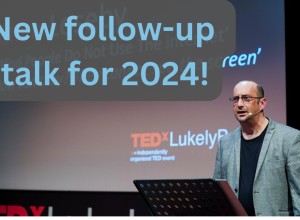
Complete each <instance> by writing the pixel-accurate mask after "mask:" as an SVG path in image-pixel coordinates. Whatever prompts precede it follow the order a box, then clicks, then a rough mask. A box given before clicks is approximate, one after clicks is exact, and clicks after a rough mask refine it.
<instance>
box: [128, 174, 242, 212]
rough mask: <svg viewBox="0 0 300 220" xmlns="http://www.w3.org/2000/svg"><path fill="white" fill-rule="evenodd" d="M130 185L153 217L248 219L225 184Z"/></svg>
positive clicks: (141, 182) (209, 181)
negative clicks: (227, 217) (135, 189)
mask: <svg viewBox="0 0 300 220" xmlns="http://www.w3.org/2000/svg"><path fill="white" fill-rule="evenodd" d="M133 183H134V185H135V186H136V188H137V189H138V191H139V193H140V194H141V195H142V197H143V198H144V200H145V202H146V204H147V206H148V208H149V209H150V211H151V213H152V215H153V216H247V213H246V211H245V210H244V208H243V206H242V205H241V203H240V202H239V200H238V199H237V197H236V196H235V195H234V193H233V191H232V190H231V188H230V186H229V184H228V182H227V181H226V180H216V179H210V178H207V179H143V180H142V179H140V180H134V181H133Z"/></svg>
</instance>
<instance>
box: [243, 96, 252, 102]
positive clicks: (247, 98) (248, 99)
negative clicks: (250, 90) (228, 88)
mask: <svg viewBox="0 0 300 220" xmlns="http://www.w3.org/2000/svg"><path fill="white" fill-rule="evenodd" d="M242 99H243V100H244V101H250V100H251V97H250V96H243V97H242Z"/></svg>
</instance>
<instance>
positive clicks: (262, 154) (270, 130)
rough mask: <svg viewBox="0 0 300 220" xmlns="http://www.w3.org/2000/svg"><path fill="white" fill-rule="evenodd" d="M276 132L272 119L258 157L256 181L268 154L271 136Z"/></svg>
mask: <svg viewBox="0 0 300 220" xmlns="http://www.w3.org/2000/svg"><path fill="white" fill-rule="evenodd" d="M273 133H274V124H273V123H272V122H271V120H269V125H268V128H267V132H266V134H265V138H264V141H263V145H262V147H261V151H260V154H259V157H258V162H257V167H256V172H255V177H254V182H255V180H256V178H257V176H258V174H259V172H260V169H261V166H262V164H263V162H264V160H265V158H266V154H267V151H268V148H269V146H270V141H271V137H272V136H273Z"/></svg>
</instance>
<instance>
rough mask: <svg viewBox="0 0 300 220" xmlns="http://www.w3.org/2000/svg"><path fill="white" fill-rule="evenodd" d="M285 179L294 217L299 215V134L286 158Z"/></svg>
mask: <svg viewBox="0 0 300 220" xmlns="http://www.w3.org/2000/svg"><path fill="white" fill-rule="evenodd" d="M286 169H287V178H288V182H289V187H290V192H291V197H292V204H293V211H294V215H298V216H299V215H300V132H297V135H296V138H294V141H293V142H292V145H291V146H290V148H289V152H288V157H287V166H286Z"/></svg>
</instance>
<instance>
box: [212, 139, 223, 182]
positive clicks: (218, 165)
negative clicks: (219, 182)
mask: <svg viewBox="0 0 300 220" xmlns="http://www.w3.org/2000/svg"><path fill="white" fill-rule="evenodd" d="M221 161H222V154H221V141H220V140H219V141H218V146H217V154H216V160H215V169H214V174H213V178H214V179H222V172H221Z"/></svg>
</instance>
